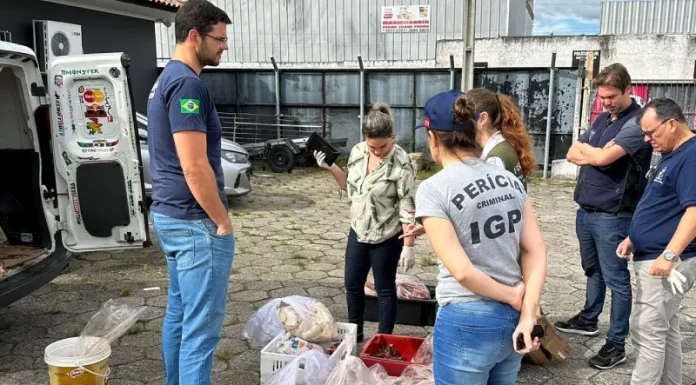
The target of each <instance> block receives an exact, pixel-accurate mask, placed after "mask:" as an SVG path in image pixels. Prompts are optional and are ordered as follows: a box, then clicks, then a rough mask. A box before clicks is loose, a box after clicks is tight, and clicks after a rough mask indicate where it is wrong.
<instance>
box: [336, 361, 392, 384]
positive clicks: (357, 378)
mask: <svg viewBox="0 0 696 385" xmlns="http://www.w3.org/2000/svg"><path fill="white" fill-rule="evenodd" d="M326 385H387V384H385V383H384V382H383V381H380V380H379V379H378V378H375V375H374V374H373V373H372V372H371V371H370V369H368V368H367V366H365V363H363V362H362V360H361V359H359V358H358V357H355V356H348V357H346V359H345V360H344V361H342V362H341V363H340V364H339V365H338V366H337V367H336V368H335V369H334V370H333V372H331V374H330V375H329V377H328V378H327V379H326Z"/></svg>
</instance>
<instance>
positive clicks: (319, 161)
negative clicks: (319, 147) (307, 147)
mask: <svg viewBox="0 0 696 385" xmlns="http://www.w3.org/2000/svg"><path fill="white" fill-rule="evenodd" d="M314 159H316V160H317V165H318V166H319V167H321V168H325V169H327V170H328V169H330V168H331V166H329V165H328V164H326V162H325V161H324V159H326V154H324V153H323V152H322V151H314Z"/></svg>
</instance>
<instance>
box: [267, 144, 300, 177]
mask: <svg viewBox="0 0 696 385" xmlns="http://www.w3.org/2000/svg"><path fill="white" fill-rule="evenodd" d="M266 162H268V166H269V167H270V168H271V170H273V172H290V171H291V170H292V169H293V168H294V167H295V154H293V153H292V151H290V149H289V148H288V147H286V146H275V147H272V148H271V151H269V152H268V156H267V157H266Z"/></svg>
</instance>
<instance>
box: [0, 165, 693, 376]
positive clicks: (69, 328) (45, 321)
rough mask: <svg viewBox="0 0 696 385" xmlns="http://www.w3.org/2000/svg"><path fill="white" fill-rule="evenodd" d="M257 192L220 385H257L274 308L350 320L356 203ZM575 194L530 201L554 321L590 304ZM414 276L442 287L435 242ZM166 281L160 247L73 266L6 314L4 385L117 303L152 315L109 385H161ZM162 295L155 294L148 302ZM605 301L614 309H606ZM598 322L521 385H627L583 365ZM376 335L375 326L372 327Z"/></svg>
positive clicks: (320, 190)
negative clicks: (309, 302) (263, 325)
mask: <svg viewBox="0 0 696 385" xmlns="http://www.w3.org/2000/svg"><path fill="white" fill-rule="evenodd" d="M253 185H254V191H253V193H252V194H250V195H249V196H247V197H244V198H239V199H236V200H233V201H232V202H231V210H230V211H231V213H232V216H233V220H234V225H235V228H236V236H237V255H236V259H235V262H234V268H233V275H232V277H231V281H230V288H229V303H228V310H227V318H226V320H225V326H224V329H223V333H222V340H221V342H220V347H219V349H218V352H217V354H216V357H215V364H214V368H213V371H214V375H213V383H214V384H216V385H218V384H219V385H251V384H257V383H258V382H259V373H258V371H259V351H260V349H261V346H260V345H258V344H256V343H254V342H249V341H246V340H244V339H243V337H242V330H243V327H244V323H245V322H246V321H247V320H248V319H249V317H250V316H251V314H252V313H253V312H254V311H255V310H256V309H258V308H259V307H260V306H262V305H263V304H264V303H266V301H268V300H269V299H270V298H276V297H283V296H287V295H292V294H300V295H306V296H312V297H315V298H317V299H319V300H320V301H322V302H323V303H324V304H326V305H327V307H328V308H329V309H330V310H331V311H332V313H333V315H334V317H336V318H337V319H338V320H341V321H344V320H346V317H347V313H346V305H345V296H344V292H343V255H344V251H345V243H346V238H347V233H348V230H349V220H348V200H347V198H346V196H345V194H342V195H341V194H339V191H338V189H337V188H336V187H335V185H334V184H333V179H332V178H331V176H330V175H329V174H328V173H325V172H321V171H319V170H297V171H294V172H293V173H292V174H283V175H279V174H265V173H263V172H257V173H256V174H255V176H254V178H253ZM572 189H573V185H572V184H569V183H565V182H543V181H536V182H534V183H532V184H531V186H530V196H531V199H532V201H533V203H534V207H535V208H536V210H537V216H538V218H539V221H540V223H541V227H542V230H543V234H544V238H545V240H546V242H547V244H548V245H549V248H550V261H549V267H550V268H549V277H548V280H547V281H546V285H545V290H544V295H543V298H542V304H543V308H544V311H545V312H546V313H547V314H548V317H549V319H550V320H551V322H554V321H556V320H558V319H565V318H567V317H570V316H572V315H574V314H575V313H576V312H577V311H578V310H579V309H580V308H581V306H582V305H583V302H584V283H585V277H584V275H583V271H582V269H581V267H580V263H579V256H578V245H577V241H576V238H575V230H574V226H575V210H576V206H575V204H574V203H573V199H572ZM416 249H417V258H418V262H417V263H416V267H415V268H414V269H413V270H412V272H411V273H412V274H413V275H416V276H417V277H418V278H420V279H421V280H423V281H424V282H425V283H429V284H433V283H435V279H436V267H435V265H434V255H433V253H432V251H431V249H430V247H429V245H428V244H427V241H426V240H425V239H424V237H423V239H420V240H419V241H418V243H417V246H416ZM167 285H168V280H167V273H166V265H165V260H164V258H163V256H162V253H161V251H160V250H159V248H158V247H157V246H155V247H152V248H149V249H145V250H137V251H127V252H116V253H91V254H82V255H76V256H74V258H73V260H72V263H71V265H70V267H69V269H68V270H67V271H66V272H65V273H64V274H63V275H61V276H60V277H58V278H57V279H56V280H54V281H53V282H52V283H51V284H49V285H47V286H45V287H44V288H42V289H40V290H39V291H37V292H36V293H35V294H33V295H31V296H29V297H27V298H24V299H22V300H21V301H18V302H16V303H15V304H13V305H11V306H10V307H8V308H5V309H0V385H34V384H41V385H45V384H47V383H48V375H47V367H46V364H45V363H44V361H43V349H44V348H45V346H46V345H48V344H49V343H51V342H54V341H56V340H59V339H63V338H68V337H73V336H77V335H79V333H80V331H81V330H82V328H83V327H84V326H85V325H86V323H87V322H88V321H89V319H90V317H91V316H92V315H93V314H94V313H95V311H96V310H97V309H98V308H99V307H100V305H101V304H102V303H103V302H104V301H106V300H108V299H110V298H118V299H119V300H120V301H124V302H127V303H130V304H133V305H137V306H140V305H147V306H148V309H149V310H148V312H147V314H146V315H145V317H144V318H143V319H142V320H141V321H140V322H139V323H138V324H137V325H136V326H135V327H134V328H133V329H131V330H130V331H129V332H128V334H126V335H125V336H123V337H122V338H120V339H119V340H118V341H116V342H115V343H114V344H113V353H112V355H111V358H110V359H109V362H110V365H111V367H112V376H111V381H110V384H111V385H144V384H148V385H159V384H164V380H163V371H162V361H161V353H160V331H161V329H162V317H163V315H164V311H165V307H166V303H167V300H166V290H167ZM153 286H159V287H160V288H161V290H159V291H143V289H144V288H148V287H153ZM609 298H610V297H608V298H607V300H608V301H609ZM605 309H606V311H605V313H604V314H603V315H602V317H601V318H600V332H601V333H602V334H600V336H599V337H595V338H587V337H577V336H575V337H572V336H567V339H568V340H569V341H570V342H571V344H572V346H573V355H572V357H571V358H570V359H569V360H568V362H566V363H561V364H551V365H547V366H532V365H524V366H523V368H522V370H521V372H520V374H519V381H518V382H519V383H520V384H548V385H556V384H563V385H571V384H577V385H589V384H598V385H599V384H602V385H605V384H628V383H629V381H630V373H631V370H632V368H633V365H634V352H633V349H632V347H631V345H630V342H629V345H628V347H627V351H628V356H629V360H628V362H627V363H626V364H625V365H622V366H619V367H616V368H614V369H612V370H608V371H600V370H597V369H594V368H591V367H590V366H589V365H588V364H587V363H586V359H587V358H588V357H589V356H591V355H592V354H593V352H596V351H597V350H599V348H600V347H601V346H602V345H603V342H604V341H603V338H602V337H601V336H602V335H604V334H605V333H606V331H607V327H608V309H609V303H607V304H606V305H605ZM682 314H683V317H682V324H681V325H682V331H683V334H684V340H683V349H684V374H685V376H686V377H685V379H684V380H685V381H684V383H685V384H691V383H692V382H693V379H696V333H695V332H696V301H695V300H694V297H693V295H689V296H688V297H687V299H686V300H685V301H684V307H683V309H682ZM429 331H431V328H422V327H411V326H403V325H397V327H396V329H395V333H397V334H402V335H412V336H426V335H427V333H428V332H429ZM366 332H367V333H368V335H370V334H372V333H374V332H376V324H373V323H368V324H367V325H366Z"/></svg>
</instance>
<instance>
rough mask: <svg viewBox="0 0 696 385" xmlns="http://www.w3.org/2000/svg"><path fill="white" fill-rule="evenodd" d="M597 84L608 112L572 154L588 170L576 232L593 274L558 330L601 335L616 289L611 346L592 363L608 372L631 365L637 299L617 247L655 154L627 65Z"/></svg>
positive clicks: (579, 190)
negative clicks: (576, 309)
mask: <svg viewBox="0 0 696 385" xmlns="http://www.w3.org/2000/svg"><path fill="white" fill-rule="evenodd" d="M596 84H597V86H598V89H597V97H599V98H600V100H601V101H602V104H603V105H604V108H605V109H606V111H605V112H604V113H602V114H601V115H599V116H598V117H597V119H596V120H595V122H594V123H593V124H592V128H591V129H590V130H588V131H587V132H585V133H584V134H583V135H582V136H581V137H580V138H579V141H578V142H576V143H574V144H573V145H572V147H571V148H570V150H569V151H568V156H567V159H568V160H569V161H570V162H573V163H575V164H576V165H578V166H581V168H580V174H579V176H578V182H577V186H576V188H575V202H577V203H578V205H580V209H579V210H578V213H577V217H576V222H575V231H576V232H577V236H578V241H579V242H580V257H581V264H582V268H583V270H584V271H585V275H586V276H587V290H586V293H585V306H584V308H583V310H582V311H581V312H580V313H579V314H577V315H575V316H574V317H572V318H571V319H569V320H567V321H559V322H556V324H555V326H556V328H557V329H558V330H559V331H562V332H566V333H574V334H580V335H585V336H596V335H597V334H599V329H598V328H597V322H598V319H599V315H600V314H601V313H602V310H603V308H604V299H605V296H606V289H607V286H608V287H609V289H610V290H611V292H612V302H611V316H610V325H609V332H608V333H607V338H606V343H605V345H604V346H603V347H602V348H601V349H600V350H599V352H598V353H597V354H596V355H595V356H593V357H591V358H590V359H589V363H590V365H592V366H594V367H597V368H599V369H609V368H612V367H614V366H616V365H618V364H621V363H623V362H625V361H626V354H625V349H624V345H625V340H626V337H627V336H628V330H629V317H630V314H631V297H632V296H631V277H630V273H629V272H628V264H627V262H626V261H625V260H622V259H619V258H616V247H617V246H618V245H619V243H621V241H623V240H624V239H625V238H626V236H627V235H628V227H629V225H630V223H631V217H632V216H633V212H634V210H635V208H636V205H637V203H638V200H639V199H640V197H641V195H642V192H643V190H644V188H645V174H646V172H647V170H648V168H649V167H650V155H651V149H650V146H649V145H648V144H647V143H645V142H644V141H643V138H642V136H641V135H640V133H641V131H640V126H638V123H637V122H636V120H635V116H636V114H637V113H638V111H639V110H640V107H639V106H638V104H637V103H636V102H635V101H634V100H633V99H632V98H631V77H630V76H629V74H628V71H627V70H626V68H625V67H624V66H623V65H621V64H612V65H610V66H608V67H606V68H604V69H603V70H602V71H601V72H600V74H599V76H597V80H596Z"/></svg>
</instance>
